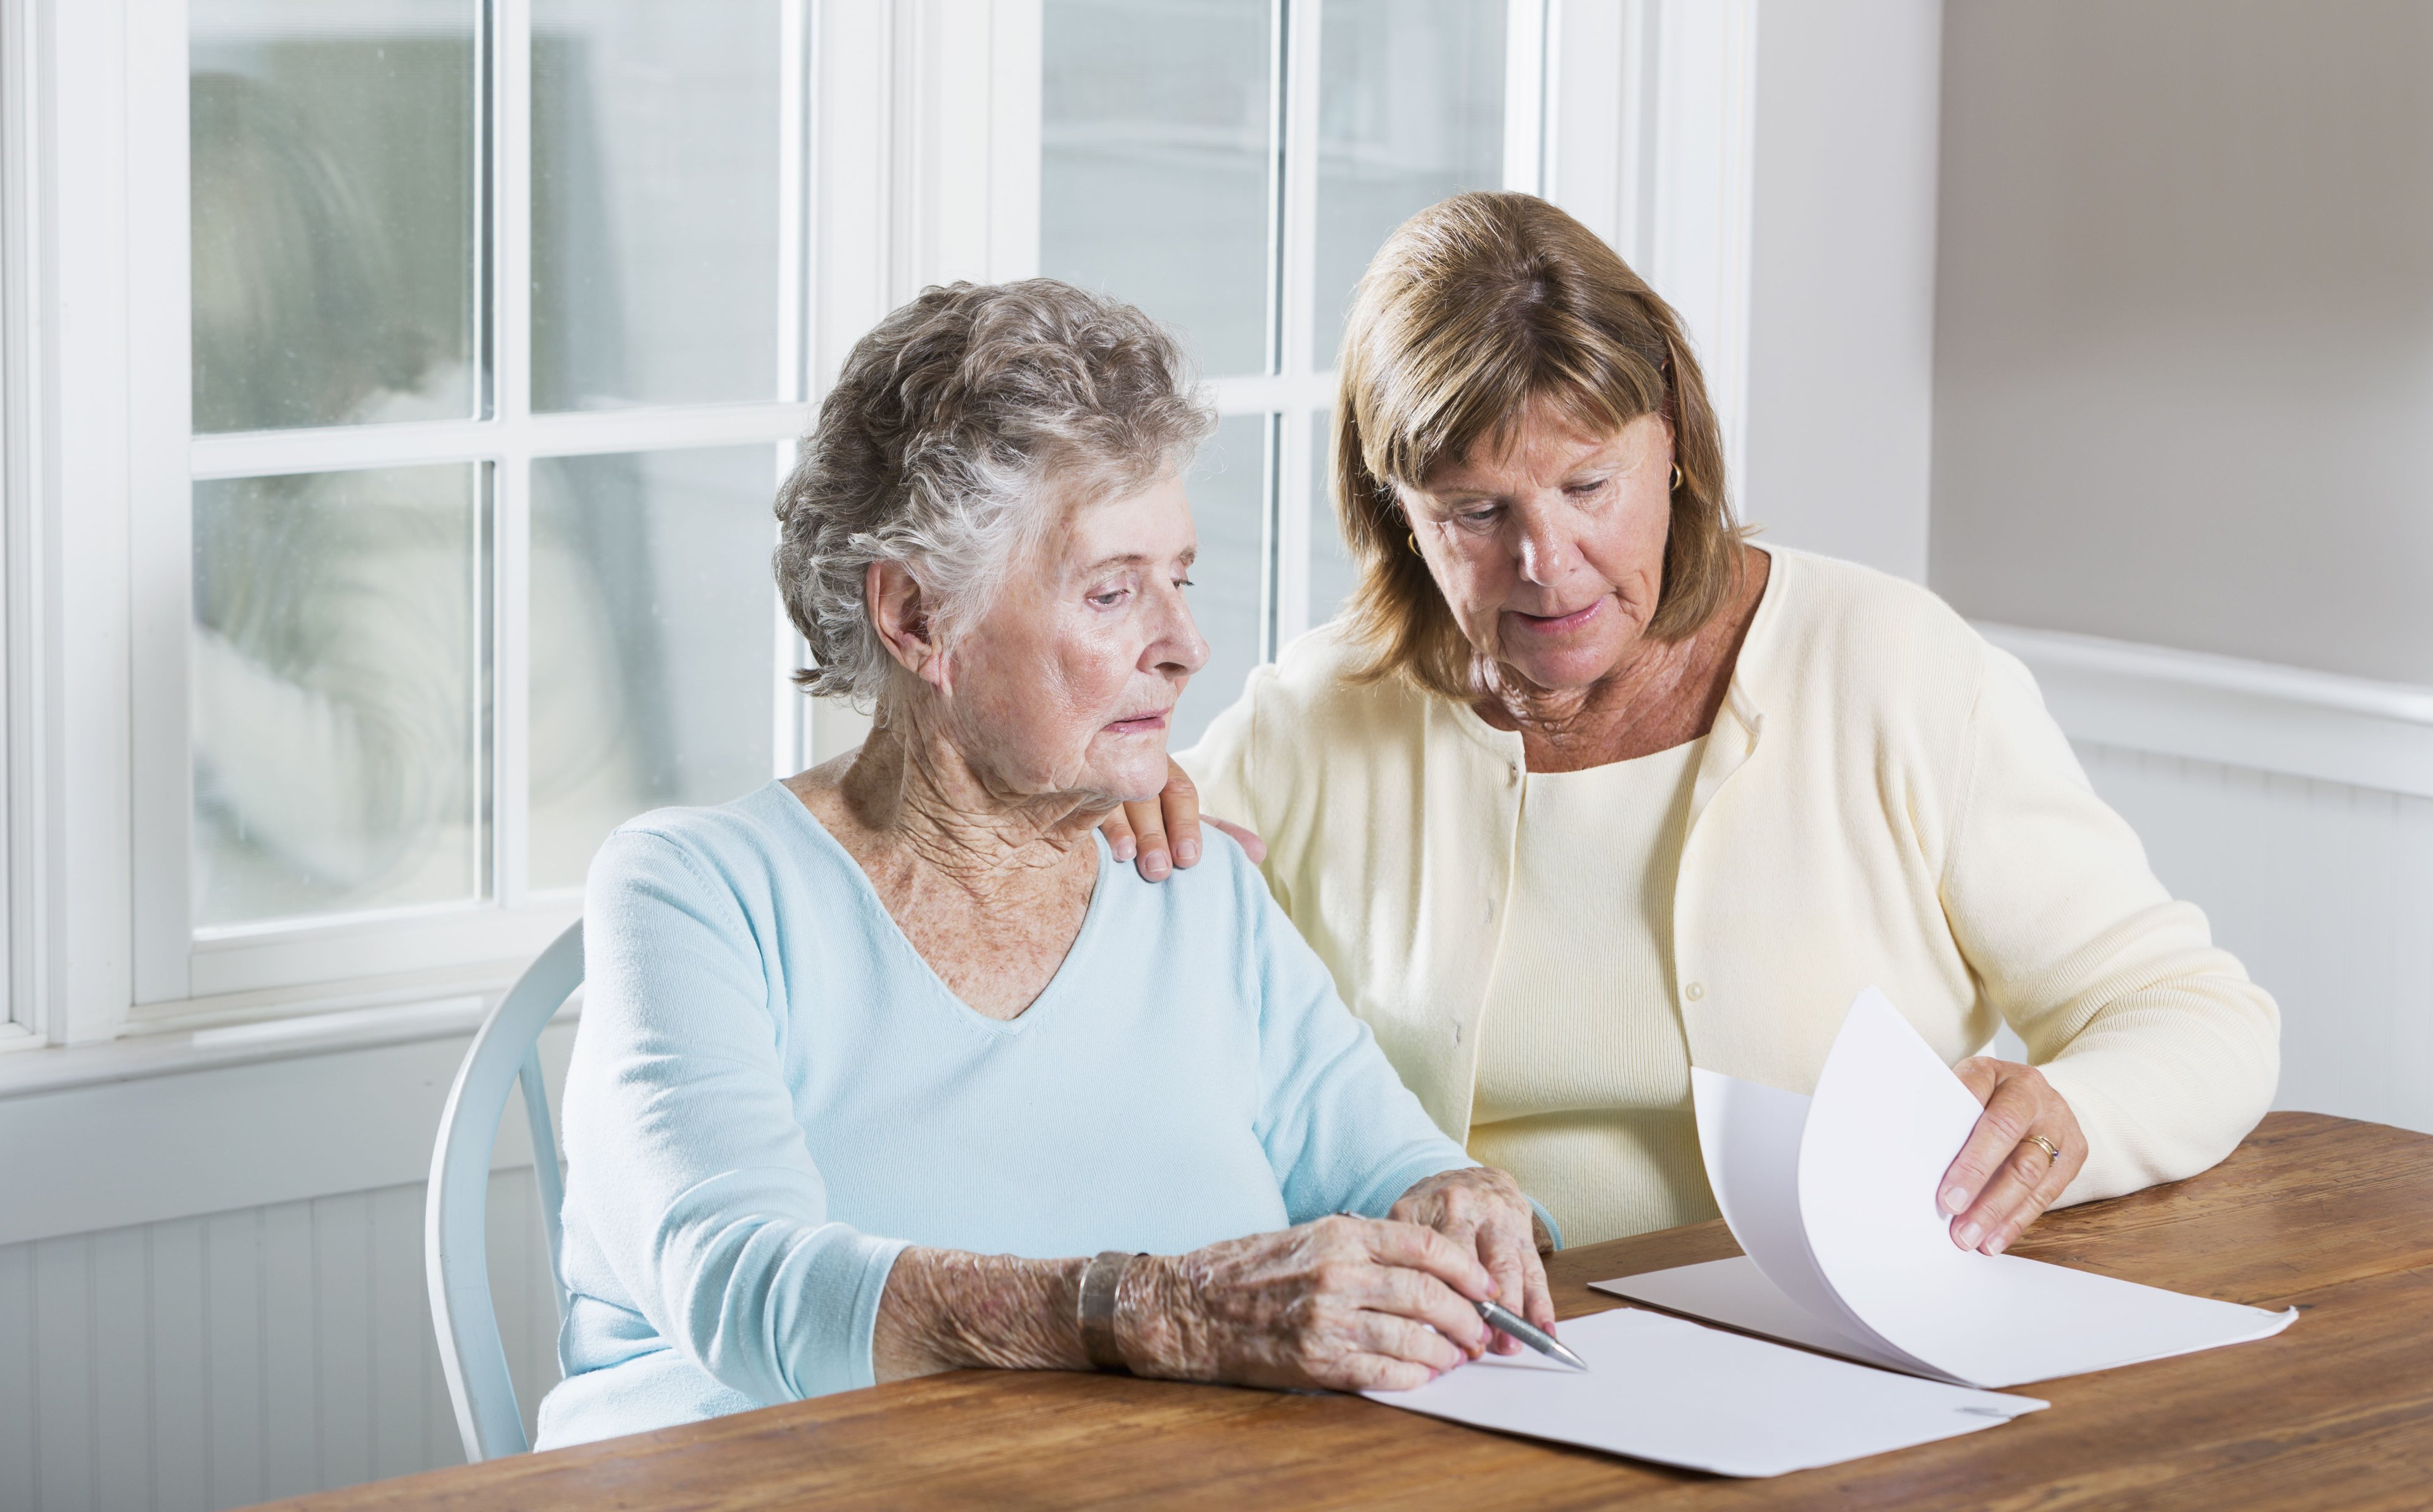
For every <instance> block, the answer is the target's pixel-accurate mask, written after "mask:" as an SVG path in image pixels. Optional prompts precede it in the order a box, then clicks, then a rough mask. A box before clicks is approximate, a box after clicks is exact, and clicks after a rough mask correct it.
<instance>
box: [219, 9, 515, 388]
mask: <svg viewBox="0 0 2433 1512" xmlns="http://www.w3.org/2000/svg"><path fill="white" fill-rule="evenodd" d="M190 15H191V17H192V28H193V29H192V33H191V38H192V44H191V49H190V52H189V63H190V66H191V69H192V73H193V79H192V93H191V98H190V121H191V126H192V136H191V145H190V150H191V154H192V157H191V163H190V166H191V169H192V173H193V251H192V256H193V260H194V300H195V307H194V375H195V429H196V430H197V431H255V430H274V429H284V428H287V427H291V426H306V425H355V424H365V423H370V422H377V421H383V420H407V419H434V418H447V417H462V416H469V415H471V414H473V412H474V405H475V402H476V393H477V385H476V382H475V373H474V367H475V365H476V364H477V361H478V357H479V352H480V346H481V344H480V343H479V342H478V341H477V340H476V339H475V281H474V271H473V270H474V266H475V263H476V258H475V250H474V229H475V224H476V223H475V215H474V209H475V206H474V196H475V186H476V185H477V183H478V182H479V177H478V175H477V174H476V172H475V158H476V155H477V152H478V148H479V143H480V140H481V136H480V132H479V130H478V129H477V118H476V113H475V99H476V90H475V79H476V74H475V68H476V56H477V55H476V50H475V47H474V36H475V27H476V25H477V23H478V20H479V17H480V8H479V7H478V6H477V5H475V4H473V3H471V0H345V3H337V0H332V3H325V4H319V5H315V6H311V7H298V6H296V5H293V4H282V3H279V0H193V6H192V8H191V11H190Z"/></svg>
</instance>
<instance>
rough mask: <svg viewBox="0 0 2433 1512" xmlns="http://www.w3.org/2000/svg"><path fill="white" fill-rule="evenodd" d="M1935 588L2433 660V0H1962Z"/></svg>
mask: <svg viewBox="0 0 2433 1512" xmlns="http://www.w3.org/2000/svg"><path fill="white" fill-rule="evenodd" d="M1944 59H1945V73H1944V89H1943V100H1944V110H1943V145H1942V170H1941V178H1942V195H1941V226H1940V236H1939V240H1940V254H1939V268H1938V280H1937V282H1938V303H1939V309H1938V320H1937V330H1936V362H1935V382H1934V484H1933V488H1934V512H1933V521H1932V532H1931V540H1932V546H1931V581H1932V583H1933V584H1934V586H1936V587H1937V588H1939V589H1940V590H1942V592H1943V593H1944V594H1945V595H1946V596H1947V597H1948V598H1950V599H1951V600H1952V601H1953V602H1954V603H1957V604H1958V605H1959V606H1960V607H1961V608H1962V609H1963V610H1964V611H1965V612H1966V613H1968V614H1970V615H1972V616H1976V617H1979V618H1983V619H1991V620H2008V621H2012V622H2015V623H2020V624H2027V625H2036V626H2043V627H2047V628H2052V629H2061V630H2071V631H2080V632H2084V633H2087V634H2092V635H2101V636H2109V637H2118V638H2122V639H2130V640H2142V641H2151V642H2155V643H2159V644H2163V645H2169V646H2179V647H2185V648H2188V649H2193V650H2198V651H2207V652H2216V653H2220V654H2228V655H2234V656H2242V657H2248V658H2254V659H2258V660H2264V661H2273V662H2284V663H2288V664H2292V665H2296V666H2301V667H2313V668H2320V669H2323V670H2328V671H2339V672H2347V673H2352V674H2356V675H2359V676H2366V677H2375V678H2384V679H2391V680H2398V681H2406V682H2413V683H2433V5H2426V4H2422V3H2413V0H2408V3H2403V0H2034V3H2033V4H2027V3H2019V0H1951V4H1950V5H1949V6H1948V9H1947V13H1946V17H1945V25H1944Z"/></svg>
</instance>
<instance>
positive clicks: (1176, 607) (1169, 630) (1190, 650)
mask: <svg viewBox="0 0 2433 1512" xmlns="http://www.w3.org/2000/svg"><path fill="white" fill-rule="evenodd" d="M1165 602H1166V621H1165V626H1164V628H1163V630H1162V631H1161V632H1160V634H1159V636H1158V637H1157V639H1156V640H1154V641H1152V642H1151V643H1150V645H1149V648H1148V662H1149V665H1150V666H1151V667H1154V668H1156V669H1159V670H1161V671H1163V670H1165V669H1167V668H1172V669H1174V670H1175V671H1180V672H1182V675H1184V676H1185V677H1188V676H1190V675H1191V674H1192V673H1194V672H1196V671H1199V669H1200V668H1202V667H1205V666H1207V665H1208V640H1207V637H1204V636H1202V635H1200V633H1199V621H1198V620H1194V619H1193V618H1192V617H1191V604H1190V602H1189V601H1188V600H1186V599H1185V598H1184V597H1183V596H1182V589H1181V588H1175V589H1172V590H1170V591H1169V592H1168V593H1167V594H1166V596H1165Z"/></svg>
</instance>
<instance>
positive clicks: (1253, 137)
mask: <svg viewBox="0 0 2433 1512" xmlns="http://www.w3.org/2000/svg"><path fill="white" fill-rule="evenodd" d="M1268 25H1269V6H1268V0H1046V40H1045V44H1044V45H1045V49H1046V56H1045V68H1046V73H1045V76H1044V78H1043V80H1042V98H1041V109H1042V119H1041V126H1040V165H1039V266H1040V271H1041V272H1043V273H1045V274H1046V275H1047V276H1048V277H1050V278H1057V279H1063V280H1066V281H1068V282H1072V283H1078V284H1080V285H1082V286H1084V287H1086V288H1093V289H1099V290H1103V291H1105V292H1106V293H1109V294H1113V295H1116V296H1118V297H1122V298H1125V299H1129V300H1131V301H1132V302H1133V303H1134V304H1137V305H1139V306H1140V307H1141V308H1142V309H1144V310H1146V311H1148V313H1149V314H1152V315H1155V316H1156V317H1157V318H1158V319H1160V320H1162V321H1165V323H1167V324H1168V325H1171V326H1174V327H1176V328H1178V329H1179V330H1180V331H1182V332H1183V334H1184V337H1185V339H1186V340H1187V342H1188V343H1189V345H1190V348H1191V354H1192V356H1193V358H1194V359H1195V360H1196V361H1197V362H1198V363H1199V366H1200V369H1201V370H1202V371H1203V372H1206V373H1209V374H1211V375H1221V374H1227V373H1260V372H1265V371H1267V367H1268V207H1269V203H1270V201H1271V198H1272V195H1271V194H1270V192H1269V173H1270V170H1271V168H1272V165H1273V157H1274V154H1273V151H1272V144H1271V143H1270V141H1269V131H1268V112H1269V96H1270V81H1269V51H1268V49H1269V41H1268Z"/></svg>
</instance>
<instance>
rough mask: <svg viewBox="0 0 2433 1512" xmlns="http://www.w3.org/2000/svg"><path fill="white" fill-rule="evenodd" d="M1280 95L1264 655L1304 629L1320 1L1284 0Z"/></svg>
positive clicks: (1315, 276)
mask: <svg viewBox="0 0 2433 1512" xmlns="http://www.w3.org/2000/svg"><path fill="white" fill-rule="evenodd" d="M1282 8H1283V16H1282V23H1283V28H1284V32H1283V41H1284V78H1283V85H1284V87H1283V89H1282V90H1281V91H1280V92H1279V93H1280V96H1281V105H1282V110H1281V112H1280V119H1281V122H1282V131H1283V139H1284V140H1283V146H1284V162H1283V168H1284V174H1283V178H1284V182H1283V192H1282V195H1281V204H1282V210H1283V213H1282V216H1281V220H1282V229H1281V234H1280V235H1279V236H1278V238H1277V242H1278V263H1277V282H1278V289H1279V295H1280V297H1278V299H1277V301H1276V310H1277V319H1278V322H1279V329H1278V331H1277V338H1278V339H1277V343H1276V345H1277V350H1278V355H1279V369H1280V376H1281V377H1282V379H1283V386H1284V389H1285V394H1286V395H1287V396H1289V398H1288V399H1287V407H1286V408H1285V410H1284V411H1283V418H1282V421H1281V423H1280V425H1279V427H1278V433H1277V434H1276V436H1275V442H1274V445H1273V447H1272V448H1271V449H1270V450H1271V454H1272V455H1273V457H1274V471H1273V474H1272V483H1271V484H1270V486H1271V489H1272V497H1273V499H1274V501H1275V503H1274V514H1273V517H1272V518H1273V520H1274V528H1273V530H1272V531H1271V532H1270V533H1269V542H1270V545H1269V550H1270V556H1269V560H1268V573H1269V578H1268V581H1269V583H1270V584H1271V585H1272V587H1271V589H1270V595H1269V601H1268V602H1269V604H1270V608H1269V612H1268V627H1269V629H1268V637H1269V644H1268V647H1267V648H1266V651H1267V654H1268V655H1270V656H1272V655H1273V654H1275V652H1276V651H1277V650H1278V649H1279V648H1281V647H1282V646H1283V645H1284V644H1285V642H1286V641H1289V640H1290V639H1292V638H1293V637H1295V636H1297V635H1300V634H1301V633H1302V631H1303V630H1305V629H1307V628H1309V552H1310V490H1309V471H1310V456H1309V431H1310V427H1309V414H1310V405H1309V403H1308V399H1309V384H1310V380H1311V377H1312V376H1313V374H1314V372H1315V370H1316V364H1315V363H1314V361H1313V357H1312V347H1313V335H1312V328H1313V327H1314V326H1315V325H1316V323H1317V294H1318V288H1317V285H1318V145H1319V142H1318V81H1319V55H1318V48H1319V35H1320V30H1321V27H1320V22H1321V16H1320V10H1319V0H1282Z"/></svg>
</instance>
